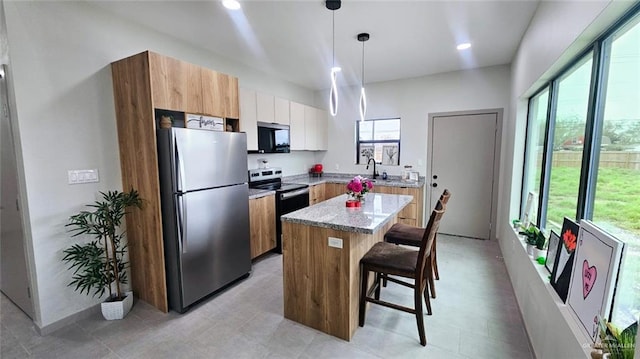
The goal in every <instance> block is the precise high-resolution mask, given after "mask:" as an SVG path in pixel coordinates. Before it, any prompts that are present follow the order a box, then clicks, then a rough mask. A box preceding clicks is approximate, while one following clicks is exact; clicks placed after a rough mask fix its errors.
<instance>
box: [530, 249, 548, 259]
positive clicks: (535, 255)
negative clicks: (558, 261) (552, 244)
mask: <svg viewBox="0 0 640 359" xmlns="http://www.w3.org/2000/svg"><path fill="white" fill-rule="evenodd" d="M540 257H543V258H546V257H547V255H546V251H545V250H544V249H538V248H535V247H534V248H533V259H538V258H540Z"/></svg>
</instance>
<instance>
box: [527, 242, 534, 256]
mask: <svg viewBox="0 0 640 359" xmlns="http://www.w3.org/2000/svg"><path fill="white" fill-rule="evenodd" d="M534 249H536V246H534V245H533V244H527V254H528V255H530V256H533V250H534Z"/></svg>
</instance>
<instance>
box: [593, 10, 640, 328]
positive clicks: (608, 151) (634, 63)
mask: <svg viewBox="0 0 640 359" xmlns="http://www.w3.org/2000/svg"><path fill="white" fill-rule="evenodd" d="M604 46H605V47H604V51H605V53H610V55H609V56H608V57H607V59H608V67H607V69H608V74H607V76H606V83H605V84H604V88H603V92H606V95H605V96H604V106H603V116H602V128H601V131H600V135H599V136H598V138H597V141H596V144H598V145H599V146H598V147H597V150H596V156H595V157H597V166H596V168H597V172H596V173H595V174H596V176H595V191H594V192H595V193H594V201H593V212H592V218H593V222H594V223H596V224H597V225H599V226H600V227H602V228H603V229H605V230H607V231H609V232H610V233H612V234H613V235H615V236H616V237H618V238H619V239H620V240H622V241H624V242H625V244H626V247H627V248H626V255H625V262H624V263H623V266H622V270H621V271H620V276H621V277H620V282H619V283H620V284H619V285H618V291H617V295H616V299H617V300H616V301H615V306H616V308H615V311H614V313H615V315H614V320H616V321H617V322H620V323H624V325H623V326H624V327H626V326H627V325H628V324H630V323H632V322H633V321H635V320H637V318H638V315H639V314H640V311H639V309H640V17H636V18H635V19H634V21H632V22H630V23H628V24H627V25H626V26H624V27H623V28H621V29H620V30H619V31H617V32H616V33H614V34H613V36H611V37H610V38H609V39H607V41H606V42H605V44H604ZM598 142H599V143H598Z"/></svg>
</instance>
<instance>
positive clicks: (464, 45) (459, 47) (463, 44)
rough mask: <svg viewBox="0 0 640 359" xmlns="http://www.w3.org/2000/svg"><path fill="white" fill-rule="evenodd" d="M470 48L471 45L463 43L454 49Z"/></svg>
mask: <svg viewBox="0 0 640 359" xmlns="http://www.w3.org/2000/svg"><path fill="white" fill-rule="evenodd" d="M470 47H471V44H470V43H468V42H463V43H462V44H458V46H456V49H458V50H466V49H468V48H470Z"/></svg>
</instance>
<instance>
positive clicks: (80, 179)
mask: <svg viewBox="0 0 640 359" xmlns="http://www.w3.org/2000/svg"><path fill="white" fill-rule="evenodd" d="M67 179H68V180H67V182H68V183H69V184H80V183H92V182H100V175H99V173H98V169H97V168H94V169H90V170H69V171H67Z"/></svg>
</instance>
